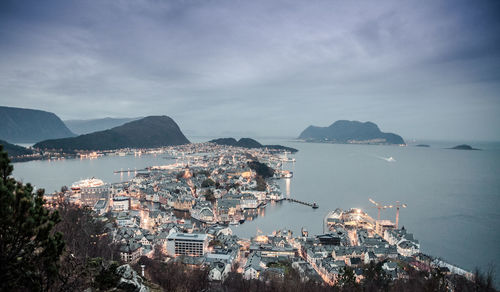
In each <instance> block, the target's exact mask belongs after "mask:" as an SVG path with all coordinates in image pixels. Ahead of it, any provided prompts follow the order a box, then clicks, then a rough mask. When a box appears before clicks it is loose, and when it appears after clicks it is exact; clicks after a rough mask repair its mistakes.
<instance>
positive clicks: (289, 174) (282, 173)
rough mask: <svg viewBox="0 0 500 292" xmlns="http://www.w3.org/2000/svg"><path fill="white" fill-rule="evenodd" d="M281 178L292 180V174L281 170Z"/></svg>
mask: <svg viewBox="0 0 500 292" xmlns="http://www.w3.org/2000/svg"><path fill="white" fill-rule="evenodd" d="M281 177H282V178H292V177H293V172H291V171H289V170H282V171H281Z"/></svg>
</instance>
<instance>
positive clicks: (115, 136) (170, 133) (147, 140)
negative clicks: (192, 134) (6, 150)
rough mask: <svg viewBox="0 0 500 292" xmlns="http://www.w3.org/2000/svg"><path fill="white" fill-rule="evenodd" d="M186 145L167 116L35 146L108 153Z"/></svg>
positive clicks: (35, 146)
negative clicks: (120, 150)
mask: <svg viewBox="0 0 500 292" xmlns="http://www.w3.org/2000/svg"><path fill="white" fill-rule="evenodd" d="M188 143H190V142H189V140H188V139H187V138H186V137H185V136H184V134H182V132H181V130H180V129H179V126H178V125H177V124H176V123H175V122H174V120H172V119H171V118H170V117H167V116H150V117H145V118H142V119H140V120H137V121H132V122H128V123H126V124H124V125H121V126H118V127H114V128H112V129H109V130H104V131H99V132H95V133H91V134H85V135H80V136H78V137H74V138H64V139H54V140H46V141H42V142H39V143H36V144H35V145H34V146H33V147H34V148H39V149H60V150H63V151H66V152H70V151H74V150H112V149H120V148H155V147H161V146H171V145H182V144H188Z"/></svg>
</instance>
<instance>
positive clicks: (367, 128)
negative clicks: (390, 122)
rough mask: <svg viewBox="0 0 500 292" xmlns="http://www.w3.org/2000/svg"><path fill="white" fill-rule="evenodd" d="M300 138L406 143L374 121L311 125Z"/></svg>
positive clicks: (345, 141)
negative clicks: (384, 130) (323, 125)
mask: <svg viewBox="0 0 500 292" xmlns="http://www.w3.org/2000/svg"><path fill="white" fill-rule="evenodd" d="M298 139H300V140H303V141H306V142H324V143H341V144H376V145H380V144H395V145H406V143H405V141H404V140H403V138H402V137H401V136H399V135H397V134H393V133H384V132H382V131H380V129H379V127H378V126H377V125H376V124H374V123H372V122H365V123H363V122H359V121H346V120H339V121H336V122H335V123H333V124H331V125H330V126H328V127H317V126H309V127H307V128H306V129H305V130H304V131H302V133H301V134H300V135H299V137H298Z"/></svg>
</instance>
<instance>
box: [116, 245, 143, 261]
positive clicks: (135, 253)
mask: <svg viewBox="0 0 500 292" xmlns="http://www.w3.org/2000/svg"><path fill="white" fill-rule="evenodd" d="M141 255H142V247H141V245H140V244H138V243H127V244H126V245H122V246H121V247H120V257H121V259H122V261H124V262H126V263H135V262H137V260H138V259H139V258H140V257H141Z"/></svg>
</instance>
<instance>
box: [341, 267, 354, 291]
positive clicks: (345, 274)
mask: <svg viewBox="0 0 500 292" xmlns="http://www.w3.org/2000/svg"><path fill="white" fill-rule="evenodd" d="M337 285H338V286H339V287H341V288H343V289H349V288H354V287H355V286H356V276H355V275H354V270H353V269H352V268H351V267H348V266H346V267H344V268H341V269H340V274H339V279H338V282H337Z"/></svg>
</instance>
